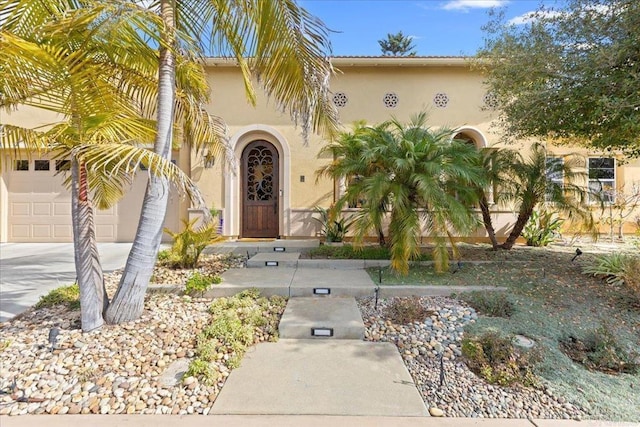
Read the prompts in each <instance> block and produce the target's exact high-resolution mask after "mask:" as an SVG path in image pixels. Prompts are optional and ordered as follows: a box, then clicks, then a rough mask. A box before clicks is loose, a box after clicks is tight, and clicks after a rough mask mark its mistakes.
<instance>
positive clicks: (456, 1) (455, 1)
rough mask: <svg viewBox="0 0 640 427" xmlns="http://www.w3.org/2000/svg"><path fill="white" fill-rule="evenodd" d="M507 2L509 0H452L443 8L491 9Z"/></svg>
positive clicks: (464, 9)
mask: <svg viewBox="0 0 640 427" xmlns="http://www.w3.org/2000/svg"><path fill="white" fill-rule="evenodd" d="M507 3H509V0H450V1H448V2H446V3H445V4H444V5H443V6H442V9H444V10H462V11H466V10H468V9H489V8H492V7H502V6H504V5H506V4H507Z"/></svg>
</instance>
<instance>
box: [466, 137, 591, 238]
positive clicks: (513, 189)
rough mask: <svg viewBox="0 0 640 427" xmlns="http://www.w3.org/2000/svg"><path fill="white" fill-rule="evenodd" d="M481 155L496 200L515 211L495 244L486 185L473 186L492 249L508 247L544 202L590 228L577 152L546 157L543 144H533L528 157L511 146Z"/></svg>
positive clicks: (589, 213) (589, 212)
mask: <svg viewBox="0 0 640 427" xmlns="http://www.w3.org/2000/svg"><path fill="white" fill-rule="evenodd" d="M484 158H485V170H486V173H487V174H488V177H489V180H490V183H491V185H492V186H494V188H496V193H495V194H494V200H495V202H496V204H507V205H509V206H511V207H513V209H514V210H515V211H517V213H518V214H517V217H516V221H515V223H514V225H513V227H512V228H511V231H510V232H509V235H508V236H507V237H506V239H505V240H504V242H502V243H501V244H499V243H498V241H497V239H496V237H495V232H494V228H493V223H492V220H491V215H490V214H489V212H488V207H487V203H486V202H484V201H486V200H487V199H488V198H487V195H486V193H485V191H486V190H485V189H486V187H481V186H475V187H476V189H477V190H478V191H479V192H480V200H481V203H480V207H481V210H482V213H483V222H484V224H485V228H486V230H487V232H488V234H489V237H490V239H491V242H492V244H493V248H494V249H498V248H500V249H511V248H512V247H513V245H514V244H515V242H516V240H517V239H518V237H520V234H522V230H523V229H524V227H525V225H526V224H527V222H528V221H529V218H531V215H532V214H533V212H534V210H535V209H537V208H538V207H539V206H541V205H544V204H548V205H549V207H550V208H551V209H552V210H553V211H556V212H558V213H560V214H561V215H565V216H566V217H568V218H570V219H575V220H576V221H579V222H581V223H582V224H583V225H584V226H585V228H586V229H588V230H591V231H594V221H593V216H592V214H591V210H590V209H589V208H588V207H587V206H586V197H587V194H586V193H585V191H584V187H583V186H582V184H583V182H584V179H585V174H584V173H582V172H580V171H579V170H578V165H579V164H580V163H581V162H582V161H583V160H581V158H580V157H579V156H566V157H564V158H563V159H562V161H549V158H548V157H547V151H546V150H545V148H544V146H542V145H541V144H534V145H533V146H532V148H531V152H530V153H529V156H528V157H525V156H523V155H521V154H520V153H518V152H515V151H513V150H509V149H497V150H494V151H493V152H491V153H485V155H484ZM554 177H561V178H562V179H560V180H558V179H553V178H554Z"/></svg>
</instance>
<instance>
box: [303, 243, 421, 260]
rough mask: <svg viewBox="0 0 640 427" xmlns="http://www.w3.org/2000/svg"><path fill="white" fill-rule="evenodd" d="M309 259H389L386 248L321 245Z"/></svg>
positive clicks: (310, 252) (311, 253)
mask: <svg viewBox="0 0 640 427" xmlns="http://www.w3.org/2000/svg"><path fill="white" fill-rule="evenodd" d="M307 254H308V256H309V257H310V258H334V259H390V257H391V255H390V253H389V248H387V247H386V246H359V247H355V246H353V245H344V246H328V245H321V246H318V247H317V248H312V249H310V250H309V251H308V252H307ZM428 259H430V256H429V255H428V254H422V255H420V257H419V259H417V261H422V260H428Z"/></svg>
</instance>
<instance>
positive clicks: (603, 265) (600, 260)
mask: <svg viewBox="0 0 640 427" xmlns="http://www.w3.org/2000/svg"><path fill="white" fill-rule="evenodd" d="M582 272H583V273H584V274H590V275H593V276H597V277H602V278H603V279H604V280H605V281H606V282H607V283H608V284H610V285H616V286H623V285H626V286H628V287H629V288H630V289H631V290H632V291H633V292H634V293H635V294H636V295H637V296H638V298H639V299H640V257H638V256H634V255H629V254H622V253H617V252H614V253H610V254H606V255H600V256H598V257H597V258H596V259H595V261H594V262H593V263H591V264H588V265H585V266H584V267H583V268H582Z"/></svg>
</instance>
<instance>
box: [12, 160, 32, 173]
mask: <svg viewBox="0 0 640 427" xmlns="http://www.w3.org/2000/svg"><path fill="white" fill-rule="evenodd" d="M13 170H14V171H28V170H29V160H16V161H14V162H13Z"/></svg>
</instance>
